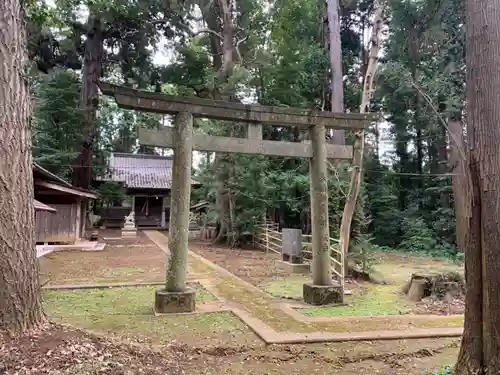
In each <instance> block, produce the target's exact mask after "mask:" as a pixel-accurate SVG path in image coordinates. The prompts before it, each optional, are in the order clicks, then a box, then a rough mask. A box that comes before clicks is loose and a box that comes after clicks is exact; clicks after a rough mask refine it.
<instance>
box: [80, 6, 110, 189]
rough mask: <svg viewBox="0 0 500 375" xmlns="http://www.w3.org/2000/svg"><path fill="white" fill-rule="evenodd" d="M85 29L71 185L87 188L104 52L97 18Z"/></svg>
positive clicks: (91, 19)
mask: <svg viewBox="0 0 500 375" xmlns="http://www.w3.org/2000/svg"><path fill="white" fill-rule="evenodd" d="M87 26H88V27H89V31H88V32H87V34H86V37H87V39H86V40H85V52H84V56H83V69H82V91H81V92H80V107H81V108H82V110H83V113H84V124H85V128H84V130H83V144H82V151H81V153H80V156H79V157H78V162H77V166H76V170H75V171H74V172H73V184H74V185H75V186H78V187H81V188H84V189H89V188H90V184H91V182H92V146H93V142H94V138H95V135H96V113H97V107H98V104H99V91H98V87H97V81H98V80H99V79H100V78H101V75H102V60H103V55H104V45H103V44H104V31H103V25H102V22H101V20H100V19H99V18H97V17H93V16H92V15H91V16H89V19H88V21H87Z"/></svg>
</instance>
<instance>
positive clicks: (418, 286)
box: [408, 279, 427, 302]
mask: <svg viewBox="0 0 500 375" xmlns="http://www.w3.org/2000/svg"><path fill="white" fill-rule="evenodd" d="M426 285H427V282H426V280H424V279H415V280H413V281H412V282H411V284H410V289H409V290H408V297H409V298H410V300H411V301H413V302H418V301H420V300H421V299H422V298H424V296H425V289H426Z"/></svg>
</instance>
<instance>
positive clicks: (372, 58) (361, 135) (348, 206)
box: [339, 3, 384, 276]
mask: <svg viewBox="0 0 500 375" xmlns="http://www.w3.org/2000/svg"><path fill="white" fill-rule="evenodd" d="M383 14H384V7H383V6H382V4H380V3H376V4H375V13H374V19H373V30H372V38H371V47H370V54H369V61H368V67H367V69H366V75H365V79H364V83H363V96H362V98H361V105H360V107H359V112H360V113H367V112H369V111H370V104H371V100H372V97H373V94H374V91H375V89H374V80H375V73H376V71H377V65H378V52H379V50H380V40H381V36H382V25H383ZM364 147H365V132H364V130H361V131H358V132H356V134H355V140H354V157H353V171H352V173H351V182H350V185H349V192H348V193H347V198H346V202H345V206H344V212H343V214H342V222H341V224H340V241H339V242H340V243H339V247H340V251H342V253H343V254H344V261H346V260H347V252H348V250H349V242H350V236H351V224H352V219H353V217H354V212H355V209H356V201H357V200H358V195H359V190H360V188H361V181H362V177H363V153H364ZM344 268H345V272H347V270H348V267H344ZM344 276H345V275H344Z"/></svg>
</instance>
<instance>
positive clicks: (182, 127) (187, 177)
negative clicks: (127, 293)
mask: <svg viewBox="0 0 500 375" xmlns="http://www.w3.org/2000/svg"><path fill="white" fill-rule="evenodd" d="M192 154H193V116H192V115H191V114H190V113H179V114H177V117H176V119H175V149H174V160H173V169H172V193H171V201H170V226H169V235H168V238H169V252H170V254H169V259H168V269H167V282H166V286H165V289H164V290H158V291H157V292H156V299H155V308H156V311H157V312H159V313H168V312H170V313H178V312H189V311H193V310H194V309H195V291H194V290H192V289H190V288H188V287H187V285H186V278H187V263H188V234H189V208H190V195H191V165H192V158H193V155H192Z"/></svg>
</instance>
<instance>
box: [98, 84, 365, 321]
mask: <svg viewBox="0 0 500 375" xmlns="http://www.w3.org/2000/svg"><path fill="white" fill-rule="evenodd" d="M99 87H100V89H101V91H102V92H103V94H105V95H110V96H113V97H114V98H115V100H116V102H117V104H118V105H119V106H120V107H121V108H126V109H134V110H138V111H144V112H153V113H160V114H174V115H176V117H175V124H174V127H173V128H163V129H161V130H151V129H145V128H142V129H139V141H140V143H141V144H144V145H147V146H156V147H165V148H172V149H173V150H174V162H173V172H172V178H173V180H172V195H171V204H170V231H169V248H170V257H169V260H168V270H167V280H166V285H165V289H161V290H157V291H156V295H155V309H156V311H157V312H159V313H166V312H189V311H194V309H195V292H194V290H192V289H190V288H188V287H187V285H186V277H187V262H188V226H189V208H190V194H191V168H192V166H191V165H192V152H193V150H197V151H208V152H223V153H239V154H249V155H267V156H271V155H273V156H283V157H302V158H308V159H310V170H309V175H310V181H311V221H312V252H313V258H312V283H306V284H304V287H303V297H304V301H305V302H306V303H310V304H329V303H333V302H342V299H343V294H344V291H343V290H342V289H343V287H342V285H337V284H334V283H333V281H332V276H331V269H330V233H329V223H328V182H327V178H328V176H327V163H326V161H327V159H351V158H352V156H353V148H352V146H342V145H334V144H329V143H327V142H326V129H327V128H333V129H346V130H359V129H363V128H364V127H365V125H366V124H367V123H369V122H370V121H371V120H372V119H373V115H369V114H359V113H349V114H347V113H332V112H323V111H318V110H304V109H297V108H288V107H277V106H263V105H245V104H241V103H233V102H226V101H220V100H209V99H200V98H195V97H182V96H172V95H166V94H162V93H155V92H149V91H140V90H134V89H130V88H126V87H121V86H116V85H111V84H108V83H103V82H100V83H99ZM193 116H197V117H203V118H211V119H218V120H232V121H235V122H244V123H246V124H247V134H246V138H231V137H218V136H209V135H205V134H199V133H196V132H194V131H193ZM262 124H269V125H273V126H298V127H302V128H309V129H310V135H311V142H307V143H306V142H304V143H297V142H282V141H266V140H263V139H262Z"/></svg>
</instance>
